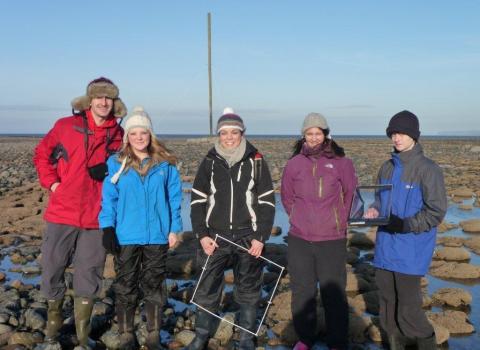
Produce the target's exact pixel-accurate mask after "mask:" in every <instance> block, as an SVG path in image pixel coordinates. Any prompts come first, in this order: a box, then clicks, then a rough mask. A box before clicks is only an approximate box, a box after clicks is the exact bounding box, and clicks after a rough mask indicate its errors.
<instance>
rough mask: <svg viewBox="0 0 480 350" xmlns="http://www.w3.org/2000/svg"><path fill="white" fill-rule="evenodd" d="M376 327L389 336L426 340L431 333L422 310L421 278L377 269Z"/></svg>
mask: <svg viewBox="0 0 480 350" xmlns="http://www.w3.org/2000/svg"><path fill="white" fill-rule="evenodd" d="M375 278H376V282H377V286H378V292H379V299H380V323H381V325H382V327H383V329H384V330H385V331H386V332H387V333H388V334H389V335H395V334H400V335H403V336H405V337H407V338H411V339H416V338H429V337H431V336H432V334H433V333H434V331H433V327H432V325H431V324H430V322H428V319H427V316H425V312H424V311H423V309H422V290H421V286H420V280H421V276H415V275H406V274H403V273H400V272H393V271H387V270H382V269H377V271H376V274H375Z"/></svg>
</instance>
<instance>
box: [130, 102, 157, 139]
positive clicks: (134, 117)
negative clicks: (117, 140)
mask: <svg viewBox="0 0 480 350" xmlns="http://www.w3.org/2000/svg"><path fill="white" fill-rule="evenodd" d="M133 128H144V129H146V130H148V131H150V133H151V134H153V127H152V120H151V119H150V116H149V115H148V113H147V112H146V111H145V110H144V109H143V107H142V106H137V107H134V108H133V111H132V114H130V115H129V116H128V118H127V120H126V122H125V126H124V127H123V129H124V130H125V133H124V134H123V142H124V143H126V142H127V140H128V132H129V131H130V129H133Z"/></svg>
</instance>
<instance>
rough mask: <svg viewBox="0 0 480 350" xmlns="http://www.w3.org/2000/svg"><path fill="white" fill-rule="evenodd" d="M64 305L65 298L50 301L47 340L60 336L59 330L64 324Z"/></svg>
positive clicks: (46, 331)
mask: <svg viewBox="0 0 480 350" xmlns="http://www.w3.org/2000/svg"><path fill="white" fill-rule="evenodd" d="M62 305H63V299H59V300H49V301H48V312H47V328H46V330H45V341H55V340H56V338H57V337H58V331H59V330H60V328H61V327H62V325H63V317H62Z"/></svg>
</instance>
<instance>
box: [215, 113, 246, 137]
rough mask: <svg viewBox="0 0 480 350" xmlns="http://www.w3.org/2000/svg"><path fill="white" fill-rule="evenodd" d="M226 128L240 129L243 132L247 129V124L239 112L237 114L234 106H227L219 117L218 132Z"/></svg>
mask: <svg viewBox="0 0 480 350" xmlns="http://www.w3.org/2000/svg"><path fill="white" fill-rule="evenodd" d="M225 128H233V129H238V130H240V131H241V132H244V131H245V125H244V124H243V120H242V118H240V116H239V115H238V114H235V112H234V110H233V108H230V107H226V108H225V109H224V110H223V114H222V116H221V117H220V118H218V122H217V134H218V133H219V132H220V131H221V130H222V129H225Z"/></svg>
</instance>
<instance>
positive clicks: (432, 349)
mask: <svg viewBox="0 0 480 350" xmlns="http://www.w3.org/2000/svg"><path fill="white" fill-rule="evenodd" d="M417 349H418V350H436V349H437V339H436V337H435V333H433V334H432V335H431V336H430V337H428V338H417Z"/></svg>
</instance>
